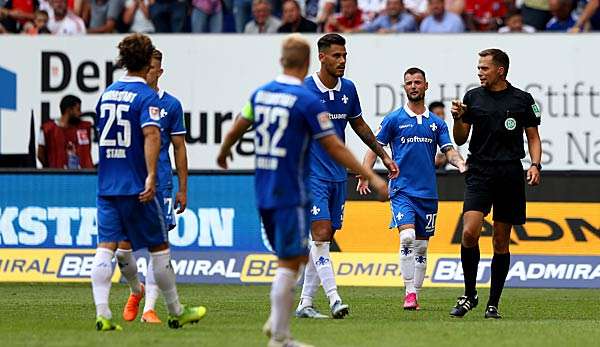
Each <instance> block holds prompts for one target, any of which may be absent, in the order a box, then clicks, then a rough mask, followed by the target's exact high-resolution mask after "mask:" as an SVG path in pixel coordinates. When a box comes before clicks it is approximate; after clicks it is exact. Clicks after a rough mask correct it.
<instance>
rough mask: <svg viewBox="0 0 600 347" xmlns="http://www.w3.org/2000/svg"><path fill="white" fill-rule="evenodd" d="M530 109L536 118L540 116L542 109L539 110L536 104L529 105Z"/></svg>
mask: <svg viewBox="0 0 600 347" xmlns="http://www.w3.org/2000/svg"><path fill="white" fill-rule="evenodd" d="M531 110H532V111H533V114H535V116H536V118H542V110H540V107H539V106H538V104H533V105H531Z"/></svg>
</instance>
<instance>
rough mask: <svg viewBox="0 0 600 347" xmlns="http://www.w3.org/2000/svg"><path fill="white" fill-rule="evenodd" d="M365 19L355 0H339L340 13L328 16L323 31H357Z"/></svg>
mask: <svg viewBox="0 0 600 347" xmlns="http://www.w3.org/2000/svg"><path fill="white" fill-rule="evenodd" d="M365 21H366V16H365V15H364V14H363V12H362V10H361V9H360V8H358V2H357V0H340V13H336V14H335V15H333V16H331V17H329V20H328V21H327V24H326V25H325V31H326V32H328V33H331V32H341V33H348V32H354V31H359V30H360V27H361V25H362V24H363V23H364V22H365Z"/></svg>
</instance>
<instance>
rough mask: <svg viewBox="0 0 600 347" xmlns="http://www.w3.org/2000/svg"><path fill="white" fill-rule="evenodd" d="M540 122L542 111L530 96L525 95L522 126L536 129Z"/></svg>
mask: <svg viewBox="0 0 600 347" xmlns="http://www.w3.org/2000/svg"><path fill="white" fill-rule="evenodd" d="M541 120H542V111H541V109H540V107H539V106H538V104H536V102H535V100H533V97H532V96H531V94H529V93H527V111H525V119H524V122H523V126H524V127H525V128H532V127H537V126H539V125H540V123H541Z"/></svg>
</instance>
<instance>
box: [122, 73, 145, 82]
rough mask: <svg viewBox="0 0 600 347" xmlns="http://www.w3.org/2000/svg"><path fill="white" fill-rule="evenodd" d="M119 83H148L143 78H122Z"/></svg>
mask: <svg viewBox="0 0 600 347" xmlns="http://www.w3.org/2000/svg"><path fill="white" fill-rule="evenodd" d="M119 82H142V83H146V80H145V79H143V78H141V77H137V76H128V75H125V76H122V77H121V78H119Z"/></svg>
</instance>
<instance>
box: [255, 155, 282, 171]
mask: <svg viewBox="0 0 600 347" xmlns="http://www.w3.org/2000/svg"><path fill="white" fill-rule="evenodd" d="M256 167H257V168H259V169H262V170H272V171H275V170H277V167H279V160H278V159H277V158H269V157H256Z"/></svg>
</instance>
